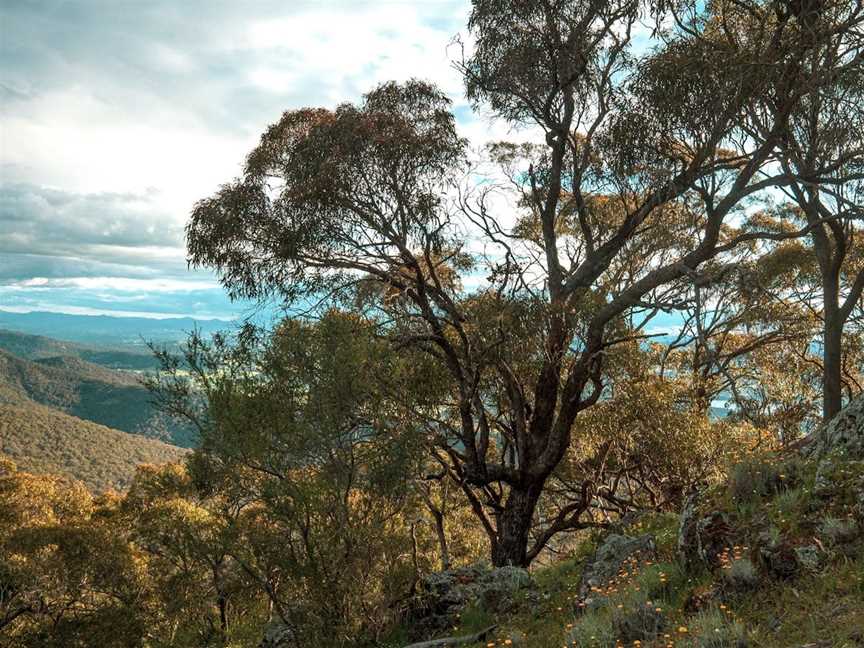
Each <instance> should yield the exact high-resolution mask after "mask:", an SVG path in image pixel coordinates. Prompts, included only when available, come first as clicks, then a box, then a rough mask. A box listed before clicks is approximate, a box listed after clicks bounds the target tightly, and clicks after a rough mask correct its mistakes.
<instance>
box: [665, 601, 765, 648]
mask: <svg viewBox="0 0 864 648" xmlns="http://www.w3.org/2000/svg"><path fill="white" fill-rule="evenodd" d="M677 645H678V646H681V647H682V648H747V646H748V645H749V643H748V641H747V635H746V633H745V630H744V626H743V625H742V624H741V623H739V622H738V621H733V620H732V619H729V618H728V617H727V616H726V615H725V614H724V613H723V612H722V611H720V610H718V609H717V608H709V609H707V610H703V611H702V612H700V613H699V614H697V615H696V616H695V617H693V618H692V619H691V620H690V624H689V628H688V634H687V636H686V639H684V640H683V641H682V642H681V643H679V644H677Z"/></svg>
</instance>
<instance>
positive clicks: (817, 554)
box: [795, 545, 822, 573]
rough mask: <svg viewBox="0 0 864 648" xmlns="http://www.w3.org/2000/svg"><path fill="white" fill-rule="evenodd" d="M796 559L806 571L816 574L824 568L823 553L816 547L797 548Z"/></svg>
mask: <svg viewBox="0 0 864 648" xmlns="http://www.w3.org/2000/svg"><path fill="white" fill-rule="evenodd" d="M795 558H796V559H797V560H798V563H799V564H800V565H801V566H802V567H803V568H804V569H807V570H808V571H811V572H814V573H815V572H818V571H819V568H820V567H821V566H822V552H821V551H820V550H819V547H817V546H816V545H806V546H803V547H795Z"/></svg>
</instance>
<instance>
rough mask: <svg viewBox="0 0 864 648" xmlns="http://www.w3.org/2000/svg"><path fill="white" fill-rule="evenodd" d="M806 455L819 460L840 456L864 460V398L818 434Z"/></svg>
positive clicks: (854, 402) (844, 410) (854, 401)
mask: <svg viewBox="0 0 864 648" xmlns="http://www.w3.org/2000/svg"><path fill="white" fill-rule="evenodd" d="M806 453H807V454H809V455H811V456H816V457H819V458H821V457H825V456H826V455H831V454H840V455H843V456H845V457H847V458H850V459H864V396H859V397H858V398H856V399H854V400H853V401H852V402H851V403H849V405H847V406H846V408H845V409H843V411H841V412H840V413H839V414H838V415H837V416H835V417H834V418H833V419H831V421H830V422H829V423H828V425H826V426H825V427H823V428H822V429H821V430H819V431H818V432H816V433H815V435H814V437H813V442H812V443H810V444H809V445H808V446H807V448H806Z"/></svg>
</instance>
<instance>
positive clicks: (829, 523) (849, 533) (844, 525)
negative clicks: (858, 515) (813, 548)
mask: <svg viewBox="0 0 864 648" xmlns="http://www.w3.org/2000/svg"><path fill="white" fill-rule="evenodd" d="M858 533H859V530H858V525H857V524H856V523H855V521H854V520H841V519H840V518H834V517H829V518H825V520H824V521H823V522H822V524H821V525H820V526H819V534H820V535H821V536H822V537H823V538H825V539H826V540H827V541H828V544H829V545H830V546H832V547H839V546H841V545H844V544H848V543H850V542H852V541H853V540H855V538H857V537H858Z"/></svg>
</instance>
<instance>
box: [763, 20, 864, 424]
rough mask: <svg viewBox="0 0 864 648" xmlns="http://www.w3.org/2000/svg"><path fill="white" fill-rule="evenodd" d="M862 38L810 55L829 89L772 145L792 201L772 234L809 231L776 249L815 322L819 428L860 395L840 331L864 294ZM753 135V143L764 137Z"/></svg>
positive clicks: (827, 42) (812, 96) (803, 105)
mask: <svg viewBox="0 0 864 648" xmlns="http://www.w3.org/2000/svg"><path fill="white" fill-rule="evenodd" d="M841 17H842V7H841V6H840V5H836V6H831V5H829V6H828V7H827V8H826V11H825V13H824V14H818V15H814V17H813V18H812V19H811V20H810V24H812V25H813V29H814V30H818V29H819V28H820V25H821V24H823V23H828V24H833V23H835V22H839V21H840V20H841V19H842V18H841ZM853 35H854V36H857V38H855V37H853ZM860 36H861V34H860V31H858V32H857V34H854V33H847V32H844V31H843V30H837V31H836V32H835V33H834V34H832V35H831V36H830V37H829V38H826V39H824V40H822V41H820V43H819V46H818V47H816V48H813V50H812V51H811V52H810V53H809V54H808V57H807V59H806V63H805V69H812V70H820V69H824V68H825V67H826V66H827V67H828V69H829V70H831V74H832V75H833V77H834V78H833V81H832V83H830V84H825V85H820V87H819V88H817V89H816V90H814V91H813V92H811V93H809V94H808V96H807V97H805V98H804V99H803V100H802V101H801V102H800V103H799V105H798V106H797V107H796V109H795V110H794V111H793V112H792V114H791V115H790V116H789V118H788V120H787V125H786V128H785V129H784V132H783V136H782V137H781V138H780V140H779V142H778V151H779V164H780V165H781V166H782V168H783V171H784V172H785V173H786V174H787V176H788V182H787V183H786V184H784V185H782V189H783V191H784V193H785V195H786V197H787V198H788V199H789V201H790V205H789V207H788V208H787V209H785V210H783V212H782V214H781V216H782V217H785V218H784V219H783V220H785V221H786V222H785V223H784V222H782V220H781V221H780V222H779V223H778V230H781V231H782V229H783V228H784V226H785V228H786V229H787V230H788V228H789V226H790V225H789V224H790V223H791V224H793V225H794V226H797V227H802V228H804V229H805V230H806V231H807V237H806V239H804V240H802V241H795V242H793V243H786V244H782V245H781V248H785V249H782V250H781V254H785V255H786V257H787V259H788V260H790V261H791V262H793V263H794V264H795V265H796V267H797V268H798V276H797V277H796V278H795V280H794V281H793V282H792V286H791V287H790V288H791V290H787V291H785V295H784V296H785V297H786V299H787V300H790V301H794V302H797V303H805V304H807V305H808V307H809V308H810V310H811V311H812V312H813V313H814V314H815V315H816V316H817V317H818V319H819V320H820V322H821V329H822V330H821V356H822V358H821V365H822V366H821V372H822V413H823V420H825V421H827V420H829V419H831V418H832V417H833V416H834V415H836V414H837V413H838V412H839V411H840V409H841V407H842V404H843V391H844V388H845V389H846V392H847V398H848V397H851V396H852V395H854V393H856V392H858V391H861V390H862V389H864V386H862V385H861V384H860V382H858V381H857V380H856V378H855V377H854V375H853V374H854V373H855V372H854V368H850V367H848V366H847V364H848V363H847V362H846V361H845V360H846V358H844V329H845V328H846V327H847V325H848V324H850V323H852V320H853V319H854V318H855V316H856V314H858V313H860V309H861V303H862V293H864V65H862V60H864V48H862V43H861V37H860ZM768 105H769V107H770V108H771V109H773V106H770V103H769V104H768ZM757 127H759V128H757V130H756V136H757V137H759V136H761V135H763V133H764V129H763V128H761V125H758V124H757ZM805 241H806V246H805V244H804V242H805ZM796 251H797V253H796ZM858 330H859V331H860V328H858ZM850 335H851V333H850ZM846 355H847V356H848V354H846Z"/></svg>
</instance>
